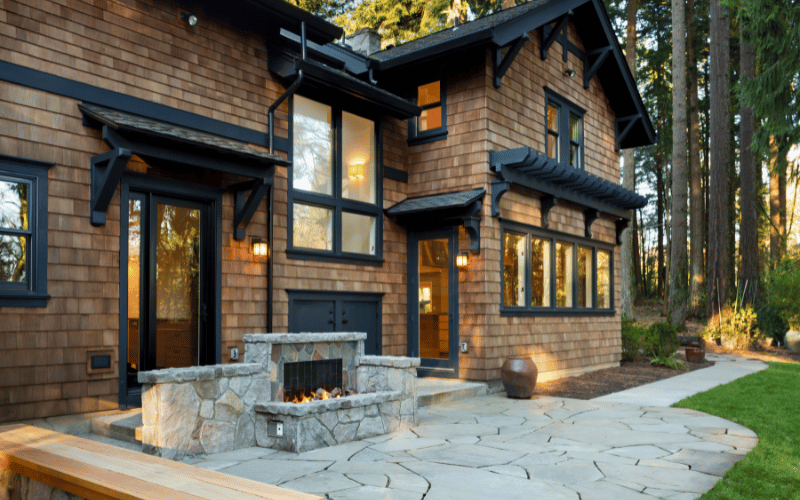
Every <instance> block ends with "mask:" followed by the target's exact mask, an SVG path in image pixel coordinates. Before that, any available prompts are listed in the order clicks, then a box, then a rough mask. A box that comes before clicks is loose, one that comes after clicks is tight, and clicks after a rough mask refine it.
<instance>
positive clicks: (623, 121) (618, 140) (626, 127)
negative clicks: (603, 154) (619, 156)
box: [614, 114, 643, 151]
mask: <svg viewBox="0 0 800 500" xmlns="http://www.w3.org/2000/svg"><path fill="white" fill-rule="evenodd" d="M642 118H643V117H642V115H640V114H637V115H631V116H623V117H621V118H617V119H616V120H615V121H614V132H615V134H614V135H615V137H614V150H615V151H619V150H620V147H621V145H622V141H624V140H625V137H627V136H628V134H629V133H630V131H631V130H632V129H633V126H634V125H636V122H638V121H639V120H642Z"/></svg>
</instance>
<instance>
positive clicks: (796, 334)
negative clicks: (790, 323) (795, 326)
mask: <svg viewBox="0 0 800 500" xmlns="http://www.w3.org/2000/svg"><path fill="white" fill-rule="evenodd" d="M784 340H785V342H786V347H787V349H789V350H790V351H794V352H800V331H795V330H789V331H788V332H786V338H785V339H784Z"/></svg>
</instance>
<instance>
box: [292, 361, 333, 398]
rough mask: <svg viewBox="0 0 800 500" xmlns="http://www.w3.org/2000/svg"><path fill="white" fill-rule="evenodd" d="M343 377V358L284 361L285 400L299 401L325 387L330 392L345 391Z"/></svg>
mask: <svg viewBox="0 0 800 500" xmlns="http://www.w3.org/2000/svg"><path fill="white" fill-rule="evenodd" d="M342 378H343V377H342V360H341V359H319V360H312V361H297V362H293V363H292V362H289V363H284V365H283V400H284V401H285V402H299V401H302V400H303V398H307V397H309V396H312V395H313V394H315V393H316V392H317V391H318V390H319V389H324V390H325V391H327V392H328V393H335V394H341V393H343V392H344V386H343V383H342ZM337 389H338V390H337Z"/></svg>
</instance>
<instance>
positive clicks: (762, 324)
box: [758, 300, 788, 343]
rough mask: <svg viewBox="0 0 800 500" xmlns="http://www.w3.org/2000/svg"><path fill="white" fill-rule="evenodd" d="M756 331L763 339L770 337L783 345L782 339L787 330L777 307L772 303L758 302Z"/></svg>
mask: <svg viewBox="0 0 800 500" xmlns="http://www.w3.org/2000/svg"><path fill="white" fill-rule="evenodd" d="M758 329H759V330H761V333H762V334H763V335H764V336H765V337H772V338H773V339H775V340H777V341H778V342H780V343H783V337H785V336H786V330H788V328H787V326H786V323H784V322H783V318H781V315H780V311H779V310H778V306H776V305H775V304H773V303H772V302H767V301H763V300H762V301H760V303H759V304H758Z"/></svg>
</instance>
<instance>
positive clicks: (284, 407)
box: [253, 391, 403, 417]
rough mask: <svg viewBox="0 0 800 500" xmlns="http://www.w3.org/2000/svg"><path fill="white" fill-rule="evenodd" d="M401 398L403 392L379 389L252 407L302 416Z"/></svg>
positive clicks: (260, 411) (278, 413) (258, 409)
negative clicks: (313, 399)
mask: <svg viewBox="0 0 800 500" xmlns="http://www.w3.org/2000/svg"><path fill="white" fill-rule="evenodd" d="M402 398H403V393H401V392H400V391H380V392H370V393H367V394H356V395H354V396H345V397H342V398H331V399H323V400H322V401H311V402H310V403H281V402H270V403H264V404H257V405H255V406H254V407H253V408H254V409H255V410H256V413H267V414H270V415H291V416H293V417H302V416H304V415H309V414H311V413H325V412H328V411H333V410H347V409H350V408H361V407H364V406H369V405H374V404H380V403H386V402H389V401H399V400H401V399H402Z"/></svg>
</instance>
